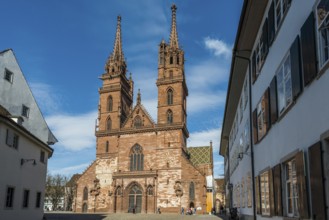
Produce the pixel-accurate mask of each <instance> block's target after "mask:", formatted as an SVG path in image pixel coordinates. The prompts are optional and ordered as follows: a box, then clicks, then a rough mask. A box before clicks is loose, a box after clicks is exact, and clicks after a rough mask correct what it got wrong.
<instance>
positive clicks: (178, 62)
mask: <svg viewBox="0 0 329 220" xmlns="http://www.w3.org/2000/svg"><path fill="white" fill-rule="evenodd" d="M177 64H179V56H177Z"/></svg>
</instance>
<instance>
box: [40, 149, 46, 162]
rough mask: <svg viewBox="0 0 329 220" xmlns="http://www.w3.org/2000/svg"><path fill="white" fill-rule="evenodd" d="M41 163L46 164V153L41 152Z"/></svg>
mask: <svg viewBox="0 0 329 220" xmlns="http://www.w3.org/2000/svg"><path fill="white" fill-rule="evenodd" d="M40 162H42V163H45V152H44V151H40Z"/></svg>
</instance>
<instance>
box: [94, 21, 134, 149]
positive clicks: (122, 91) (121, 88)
mask: <svg viewBox="0 0 329 220" xmlns="http://www.w3.org/2000/svg"><path fill="white" fill-rule="evenodd" d="M126 71H127V64H126V62H125V58H124V54H123V51H122V42H121V17H120V16H118V18H117V29H116V35H115V41H114V48H113V52H112V54H111V55H110V57H109V58H108V60H107V62H106V65H105V73H104V74H103V75H102V76H101V77H100V79H101V80H102V81H103V85H102V87H101V88H100V89H99V94H100V98H99V99H100V100H99V107H98V128H97V129H98V131H100V132H101V133H102V134H103V135H102V136H98V140H97V142H98V146H101V147H98V149H97V154H100V153H104V152H105V153H107V152H111V151H112V150H111V146H109V144H110V143H111V141H109V140H107V137H106V136H107V135H108V134H110V133H111V132H117V131H120V129H121V127H122V124H123V123H124V121H125V120H126V119H127V117H128V115H129V114H130V112H131V109H132V103H133V81H132V79H131V77H129V79H128V78H127V77H126ZM111 144H112V143H111ZM113 144H114V143H113ZM112 148H113V147H112Z"/></svg>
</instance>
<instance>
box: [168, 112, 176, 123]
mask: <svg viewBox="0 0 329 220" xmlns="http://www.w3.org/2000/svg"><path fill="white" fill-rule="evenodd" d="M173 118H174V117H173V113H172V111H171V110H170V109H169V110H168V111H167V124H172V123H173V121H174V119H173Z"/></svg>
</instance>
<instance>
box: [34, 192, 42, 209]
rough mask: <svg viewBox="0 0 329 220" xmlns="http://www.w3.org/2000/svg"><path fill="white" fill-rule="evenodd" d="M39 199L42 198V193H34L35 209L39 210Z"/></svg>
mask: <svg viewBox="0 0 329 220" xmlns="http://www.w3.org/2000/svg"><path fill="white" fill-rule="evenodd" d="M41 198H42V193H41V192H36V199H35V208H40V207H41Z"/></svg>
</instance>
